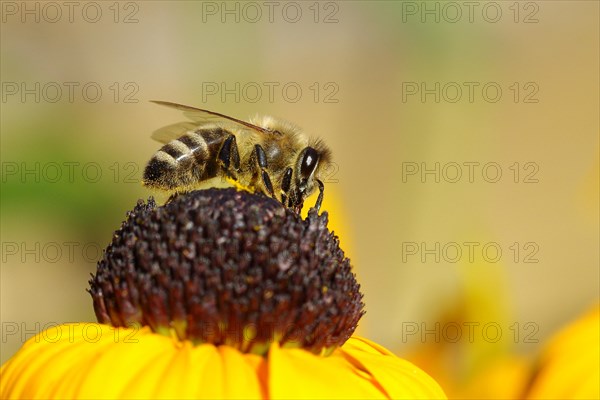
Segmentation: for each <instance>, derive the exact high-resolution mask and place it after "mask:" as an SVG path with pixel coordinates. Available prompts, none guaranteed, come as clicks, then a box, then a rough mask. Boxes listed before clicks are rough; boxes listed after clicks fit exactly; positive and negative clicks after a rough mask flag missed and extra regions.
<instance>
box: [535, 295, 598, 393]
mask: <svg viewBox="0 0 600 400" xmlns="http://www.w3.org/2000/svg"><path fill="white" fill-rule="evenodd" d="M528 386H529V388H528V390H526V395H525V397H526V398H528V399H599V398H600V306H599V305H596V306H594V308H593V310H591V311H590V312H588V313H587V314H586V315H584V316H583V317H582V318H580V319H579V320H577V321H575V322H574V323H572V324H570V325H569V326H567V327H566V328H564V329H563V330H562V331H560V332H559V333H558V334H556V335H555V336H554V337H553V338H552V340H551V341H550V342H549V343H548V345H547V346H546V347H545V349H544V352H543V354H542V356H541V357H540V359H539V360H538V362H537V363H536V368H535V370H534V373H533V377H532V379H531V382H530V383H529V385H528Z"/></svg>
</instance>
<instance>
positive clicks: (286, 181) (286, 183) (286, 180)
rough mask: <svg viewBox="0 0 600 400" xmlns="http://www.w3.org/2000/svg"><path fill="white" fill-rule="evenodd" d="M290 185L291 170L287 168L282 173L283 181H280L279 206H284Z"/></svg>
mask: <svg viewBox="0 0 600 400" xmlns="http://www.w3.org/2000/svg"><path fill="white" fill-rule="evenodd" d="M291 185H292V168H290V167H288V169H286V170H285V172H284V173H283V179H282V180H281V192H282V193H281V204H283V205H285V202H286V200H287V198H288V193H289V191H290V186H291Z"/></svg>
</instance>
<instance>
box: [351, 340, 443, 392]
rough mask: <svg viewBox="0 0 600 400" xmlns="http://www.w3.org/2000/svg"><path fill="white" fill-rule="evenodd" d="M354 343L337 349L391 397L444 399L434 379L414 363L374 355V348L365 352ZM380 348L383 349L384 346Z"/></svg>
mask: <svg viewBox="0 0 600 400" xmlns="http://www.w3.org/2000/svg"><path fill="white" fill-rule="evenodd" d="M367 342H368V341H363V342H362V345H361V346H363V347H364V345H366V344H368V343H367ZM356 343H357V342H356V341H353V342H351V343H350V345H348V346H346V345H344V346H343V347H342V348H341V349H340V352H341V353H342V354H343V355H344V357H345V358H346V359H347V360H348V361H349V362H351V363H352V364H354V365H355V366H356V367H357V368H360V369H362V370H364V371H366V372H368V373H369V374H370V375H371V376H372V377H373V378H374V379H375V381H377V382H378V383H379V384H380V385H381V386H382V387H383V389H384V390H385V391H386V393H387V394H388V395H389V396H390V397H391V398H394V399H399V398H409V399H430V398H434V399H445V398H446V395H445V394H444V392H443V391H442V389H441V388H440V387H439V385H438V384H437V382H435V381H434V380H433V378H431V377H430V376H429V375H427V374H426V373H425V372H423V371H422V370H420V369H419V368H417V367H416V366H415V365H413V364H411V363H410V362H408V361H406V360H403V359H400V358H398V357H396V356H394V355H392V354H391V353H390V354H389V355H384V354H374V353H373V350H370V351H365V350H363V349H361V348H358V347H355V346H354V345H355V344H356ZM380 349H383V348H382V347H381V346H377V349H375V350H377V351H378V352H379V351H381V350H380ZM383 351H386V350H385V349H383ZM388 353H389V352H388Z"/></svg>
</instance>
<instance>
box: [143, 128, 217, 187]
mask: <svg viewBox="0 0 600 400" xmlns="http://www.w3.org/2000/svg"><path fill="white" fill-rule="evenodd" d="M228 134H229V133H228V132H226V131H224V130H223V129H220V128H217V129H211V130H197V131H194V132H188V133H186V134H185V135H183V136H182V137H180V138H178V139H175V140H172V141H170V142H169V143H167V144H165V145H164V146H163V147H161V149H160V150H158V151H157V152H156V153H155V154H154V156H153V157H152V158H151V159H150V161H149V162H148V165H147V166H146V169H145V171H144V184H145V185H147V186H150V187H154V188H157V189H165V190H172V189H177V188H179V187H186V186H189V185H193V184H195V183H197V182H200V181H203V180H205V179H210V178H213V177H215V176H216V174H217V172H218V165H217V160H216V156H215V155H216V154H218V152H219V149H220V147H221V144H222V143H223V140H224V139H225V138H226V137H227V135H228Z"/></svg>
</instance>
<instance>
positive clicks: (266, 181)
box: [254, 144, 276, 199]
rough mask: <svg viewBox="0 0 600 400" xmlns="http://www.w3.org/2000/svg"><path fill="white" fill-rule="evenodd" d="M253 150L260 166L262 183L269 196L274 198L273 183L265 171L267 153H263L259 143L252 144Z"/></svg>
mask: <svg viewBox="0 0 600 400" xmlns="http://www.w3.org/2000/svg"><path fill="white" fill-rule="evenodd" d="M254 152H255V153H256V161H257V163H258V167H259V168H260V176H261V178H262V181H263V185H264V186H265V189H267V191H268V192H269V194H270V195H271V197H272V198H274V199H276V197H275V191H274V190H273V184H272V183H271V178H270V177H269V173H268V172H267V155H266V154H265V150H264V149H263V148H262V146H261V145H260V144H257V145H255V146H254Z"/></svg>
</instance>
